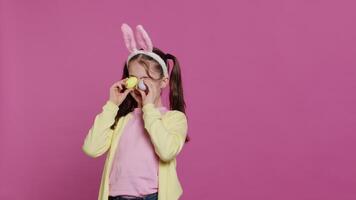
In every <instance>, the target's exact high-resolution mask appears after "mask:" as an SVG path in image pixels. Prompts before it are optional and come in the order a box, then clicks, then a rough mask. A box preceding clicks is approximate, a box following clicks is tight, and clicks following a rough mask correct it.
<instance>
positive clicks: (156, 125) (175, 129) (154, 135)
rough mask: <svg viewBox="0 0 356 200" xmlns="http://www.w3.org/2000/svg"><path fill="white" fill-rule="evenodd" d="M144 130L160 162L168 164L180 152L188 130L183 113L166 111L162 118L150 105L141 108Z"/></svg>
mask: <svg viewBox="0 0 356 200" xmlns="http://www.w3.org/2000/svg"><path fill="white" fill-rule="evenodd" d="M142 111H143V120H144V124H145V129H146V130H147V132H148V134H149V135H150V138H151V141H152V144H153V146H154V149H155V152H156V154H157V155H158V156H159V157H160V159H161V160H162V161H165V162H169V161H170V160H172V159H174V158H175V157H176V156H177V155H178V154H179V152H180V151H181V150H182V148H183V145H184V142H185V139H186V136H187V130H188V124H187V118H186V116H185V114H184V113H183V112H180V111H177V110H173V111H168V113H166V114H165V116H164V117H163V118H162V116H161V113H160V111H159V110H158V109H157V108H155V107H154V105H153V104H152V103H148V104H146V105H144V106H143V107H142Z"/></svg>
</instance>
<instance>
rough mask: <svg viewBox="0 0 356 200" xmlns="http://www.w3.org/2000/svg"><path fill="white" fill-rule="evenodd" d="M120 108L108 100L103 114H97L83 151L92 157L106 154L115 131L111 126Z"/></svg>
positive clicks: (85, 140)
mask: <svg viewBox="0 0 356 200" xmlns="http://www.w3.org/2000/svg"><path fill="white" fill-rule="evenodd" d="M118 110H119V106H117V105H116V104H115V103H114V102H112V101H110V100H108V101H107V102H106V104H105V105H104V106H103V107H102V112H101V113H99V114H97V115H96V116H95V119H94V123H93V125H92V127H91V128H90V129H89V132H88V134H87V135H86V137H85V139H84V144H83V146H82V150H83V151H84V153H85V154H86V155H88V156H90V157H93V158H95V157H98V156H100V155H102V154H104V153H105V152H106V151H107V150H108V149H109V147H110V145H111V139H112V135H113V132H114V131H113V130H111V129H110V126H111V125H112V124H113V123H114V122H115V116H116V114H117V111H118Z"/></svg>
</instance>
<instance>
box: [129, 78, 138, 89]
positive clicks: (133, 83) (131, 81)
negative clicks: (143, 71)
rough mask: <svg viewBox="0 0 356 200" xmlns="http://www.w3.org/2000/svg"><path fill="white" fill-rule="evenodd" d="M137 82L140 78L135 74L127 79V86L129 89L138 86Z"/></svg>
mask: <svg viewBox="0 0 356 200" xmlns="http://www.w3.org/2000/svg"><path fill="white" fill-rule="evenodd" d="M137 82H138V79H137V78H136V77H134V76H132V77H130V78H128V79H127V80H126V88H128V89H131V88H134V87H135V86H136V84H137Z"/></svg>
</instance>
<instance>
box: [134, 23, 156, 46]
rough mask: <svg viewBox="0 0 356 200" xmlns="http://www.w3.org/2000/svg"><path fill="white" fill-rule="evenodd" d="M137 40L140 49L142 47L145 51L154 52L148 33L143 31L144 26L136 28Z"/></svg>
mask: <svg viewBox="0 0 356 200" xmlns="http://www.w3.org/2000/svg"><path fill="white" fill-rule="evenodd" d="M136 39H137V42H138V44H139V45H140V47H142V48H143V49H144V50H145V51H151V52H152V50H153V44H152V41H151V39H150V37H149V36H148V33H147V32H146V31H145V29H143V27H142V25H137V26H136Z"/></svg>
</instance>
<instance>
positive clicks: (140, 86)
mask: <svg viewBox="0 0 356 200" xmlns="http://www.w3.org/2000/svg"><path fill="white" fill-rule="evenodd" d="M138 88H140V89H141V90H146V89H147V87H146V85H145V83H144V82H143V80H140V81H139V82H138Z"/></svg>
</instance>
